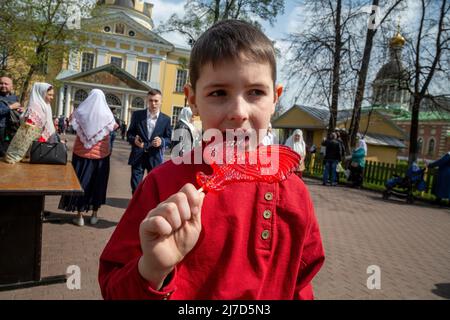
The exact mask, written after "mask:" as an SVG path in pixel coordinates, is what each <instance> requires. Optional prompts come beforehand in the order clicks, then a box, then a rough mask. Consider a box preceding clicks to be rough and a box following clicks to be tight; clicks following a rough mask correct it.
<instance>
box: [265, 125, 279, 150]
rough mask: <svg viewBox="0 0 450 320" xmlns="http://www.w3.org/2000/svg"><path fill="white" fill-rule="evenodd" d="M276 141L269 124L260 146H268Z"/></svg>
mask: <svg viewBox="0 0 450 320" xmlns="http://www.w3.org/2000/svg"><path fill="white" fill-rule="evenodd" d="M276 140H277V137H276V135H275V133H273V129H272V124H271V123H269V127H268V128H267V132H266V135H265V136H264V138H263V140H262V144H263V145H265V146H270V145H272V144H275V142H276Z"/></svg>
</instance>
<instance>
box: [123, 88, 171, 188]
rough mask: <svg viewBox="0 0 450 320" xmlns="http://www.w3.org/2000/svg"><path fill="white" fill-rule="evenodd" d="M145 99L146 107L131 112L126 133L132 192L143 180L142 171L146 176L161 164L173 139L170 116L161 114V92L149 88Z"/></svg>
mask: <svg viewBox="0 0 450 320" xmlns="http://www.w3.org/2000/svg"><path fill="white" fill-rule="evenodd" d="M147 97H148V99H147V102H148V108H147V109H146V110H138V111H135V112H133V115H132V117H131V122H130V127H129V128H128V132H127V138H128V142H129V143H130V144H131V145H132V148H131V154H130V158H129V160H128V164H129V165H131V190H132V193H134V191H135V190H136V189H137V187H138V185H139V183H140V182H141V181H142V178H143V177H144V173H145V170H147V173H148V172H150V171H151V170H152V169H153V168H155V167H156V166H158V165H160V164H161V163H162V162H163V156H164V150H165V149H166V148H169V147H170V139H171V136H172V127H171V125H170V117H169V116H167V115H166V114H164V113H162V112H161V104H162V95H161V91H159V90H158V89H152V90H150V91H149V93H148V96H147Z"/></svg>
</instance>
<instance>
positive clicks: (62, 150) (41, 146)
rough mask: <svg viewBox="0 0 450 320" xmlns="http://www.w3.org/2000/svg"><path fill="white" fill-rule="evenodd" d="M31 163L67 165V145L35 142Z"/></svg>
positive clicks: (32, 148) (32, 147)
mask: <svg viewBox="0 0 450 320" xmlns="http://www.w3.org/2000/svg"><path fill="white" fill-rule="evenodd" d="M30 163H36V164H66V163H67V147H66V144H65V143H62V142H55V143H47V142H38V141H33V144H32V145H31V153H30Z"/></svg>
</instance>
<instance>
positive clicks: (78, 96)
mask: <svg viewBox="0 0 450 320" xmlns="http://www.w3.org/2000/svg"><path fill="white" fill-rule="evenodd" d="M87 96H88V93H87V92H86V91H85V90H83V89H79V90H77V91H76V92H75V96H74V97H73V102H74V106H75V107H78V106H79V105H80V103H82V102H83V101H84V100H86V98H87Z"/></svg>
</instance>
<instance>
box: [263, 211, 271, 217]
mask: <svg viewBox="0 0 450 320" xmlns="http://www.w3.org/2000/svg"><path fill="white" fill-rule="evenodd" d="M263 216H264V219H270V217H271V216H272V211H270V210H264V213H263Z"/></svg>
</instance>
